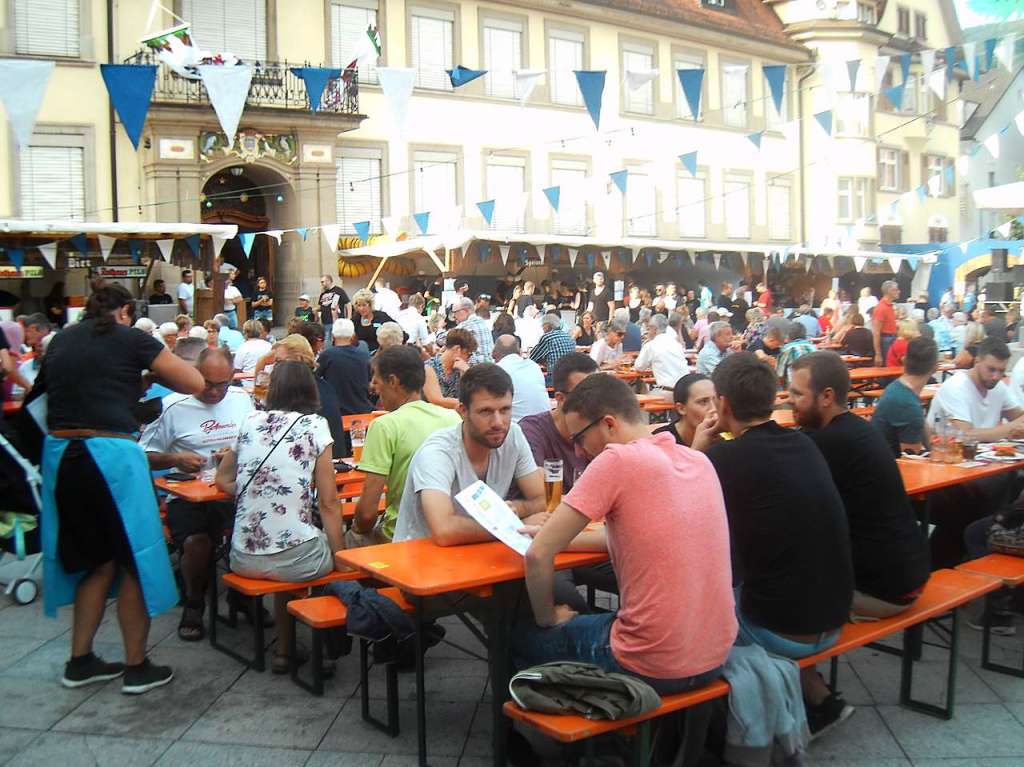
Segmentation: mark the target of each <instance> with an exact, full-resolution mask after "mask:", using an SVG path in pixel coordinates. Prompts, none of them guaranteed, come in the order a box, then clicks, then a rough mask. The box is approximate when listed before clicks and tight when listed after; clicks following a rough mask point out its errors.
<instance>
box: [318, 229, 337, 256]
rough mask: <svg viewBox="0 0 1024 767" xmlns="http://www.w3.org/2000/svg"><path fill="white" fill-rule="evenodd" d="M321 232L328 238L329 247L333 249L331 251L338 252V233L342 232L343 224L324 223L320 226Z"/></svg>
mask: <svg viewBox="0 0 1024 767" xmlns="http://www.w3.org/2000/svg"><path fill="white" fill-rule="evenodd" d="M320 232H321V234H323V236H324V239H325V240H327V247H328V248H330V249H331V253H337V252H338V234H339V233H340V232H341V224H324V225H323V226H321V227H320Z"/></svg>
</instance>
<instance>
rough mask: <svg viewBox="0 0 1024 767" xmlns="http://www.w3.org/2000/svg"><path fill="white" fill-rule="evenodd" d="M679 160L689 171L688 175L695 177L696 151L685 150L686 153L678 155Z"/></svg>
mask: <svg viewBox="0 0 1024 767" xmlns="http://www.w3.org/2000/svg"><path fill="white" fill-rule="evenodd" d="M679 162H681V163H682V164H683V167H684V168H686V169H687V170H688V171H690V175H691V176H694V177H696V175H697V153H696V152H687V153H686V154H681V155H679Z"/></svg>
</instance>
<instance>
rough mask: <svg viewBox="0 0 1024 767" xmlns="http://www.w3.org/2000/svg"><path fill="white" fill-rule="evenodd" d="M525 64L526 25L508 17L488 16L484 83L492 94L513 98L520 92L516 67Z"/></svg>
mask: <svg viewBox="0 0 1024 767" xmlns="http://www.w3.org/2000/svg"><path fill="white" fill-rule="evenodd" d="M522 66H523V25H522V22H519V21H506V20H504V19H485V20H484V69H486V70H487V74H486V75H485V76H484V85H485V87H486V89H487V95H488V96H495V97H498V98H503V99H513V98H516V97H517V96H518V95H519V94H518V93H516V78H515V76H514V75H513V74H512V73H513V71H514V70H516V69H521V68H522Z"/></svg>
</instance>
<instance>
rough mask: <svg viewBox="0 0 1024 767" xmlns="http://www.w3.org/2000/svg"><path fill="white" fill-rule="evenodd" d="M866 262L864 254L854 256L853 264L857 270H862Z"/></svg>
mask: <svg viewBox="0 0 1024 767" xmlns="http://www.w3.org/2000/svg"><path fill="white" fill-rule="evenodd" d="M867 262H868V260H867V258H866V257H865V256H854V257H853V265H854V266H855V267H856V268H857V271H858V272H863V271H864V265H865V264H866V263H867Z"/></svg>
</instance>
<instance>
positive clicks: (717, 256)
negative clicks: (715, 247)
mask: <svg viewBox="0 0 1024 767" xmlns="http://www.w3.org/2000/svg"><path fill="white" fill-rule="evenodd" d="M711 260H712V261H714V262H715V271H716V272H717V271H718V268H719V267H720V266H721V265H722V254H721V253H715V254H713V255H712V256H711Z"/></svg>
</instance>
